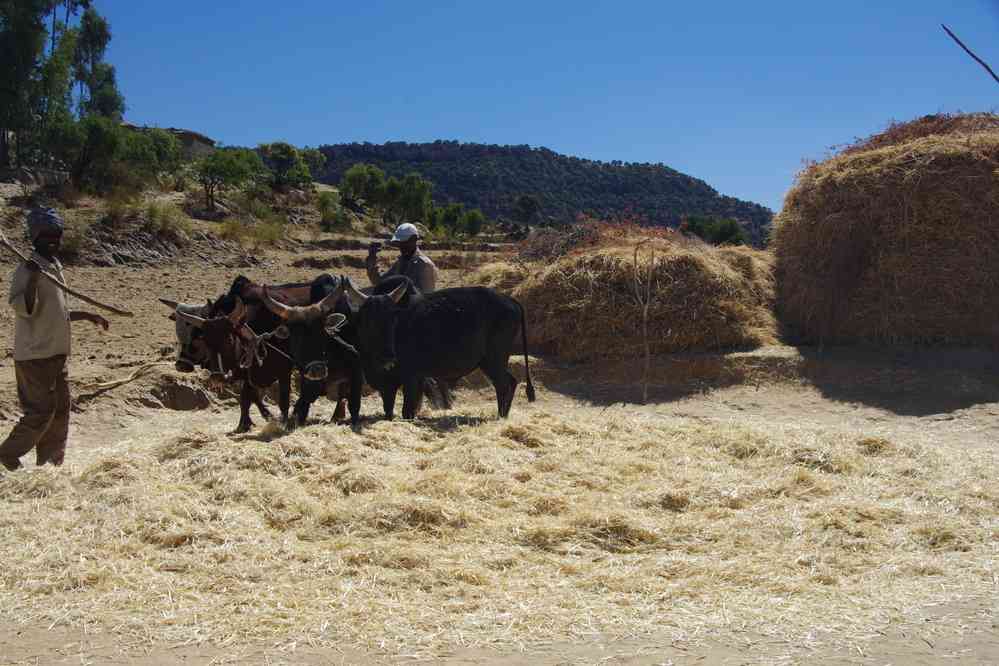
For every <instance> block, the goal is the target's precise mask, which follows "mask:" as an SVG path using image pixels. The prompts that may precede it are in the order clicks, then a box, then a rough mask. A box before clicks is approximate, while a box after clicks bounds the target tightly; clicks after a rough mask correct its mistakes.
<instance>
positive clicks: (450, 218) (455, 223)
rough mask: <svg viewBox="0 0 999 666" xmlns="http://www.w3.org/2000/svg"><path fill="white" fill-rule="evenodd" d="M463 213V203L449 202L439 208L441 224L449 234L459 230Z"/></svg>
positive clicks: (452, 234) (451, 234)
mask: <svg viewBox="0 0 999 666" xmlns="http://www.w3.org/2000/svg"><path fill="white" fill-rule="evenodd" d="M464 214H465V204H461V203H449V204H448V205H446V206H444V208H443V209H442V210H441V215H440V220H441V226H443V227H444V230H445V231H446V232H447V234H448V235H449V236H454V235H456V234H457V233H458V231H460V230H461V219H462V216H464Z"/></svg>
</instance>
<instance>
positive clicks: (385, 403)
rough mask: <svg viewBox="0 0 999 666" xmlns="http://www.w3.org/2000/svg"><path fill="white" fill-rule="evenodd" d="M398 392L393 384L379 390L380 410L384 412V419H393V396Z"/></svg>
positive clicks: (397, 387)
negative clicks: (380, 398)
mask: <svg viewBox="0 0 999 666" xmlns="http://www.w3.org/2000/svg"><path fill="white" fill-rule="evenodd" d="M398 390H399V385H398V384H394V383H387V384H385V386H384V388H382V390H381V394H382V408H383V409H384V410H385V418H387V419H388V420H389V421H391V420H392V419H393V418H394V417H395V394H396V391H398Z"/></svg>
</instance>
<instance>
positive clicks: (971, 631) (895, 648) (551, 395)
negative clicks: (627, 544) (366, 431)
mask: <svg viewBox="0 0 999 666" xmlns="http://www.w3.org/2000/svg"><path fill="white" fill-rule="evenodd" d="M306 256H308V257H313V258H314V259H315V260H314V261H307V262H306V261H302V259H303V257H306ZM332 256H335V257H338V258H339V259H338V260H337V261H336V262H334V263H339V264H341V267H331V268H328V269H325V270H329V271H331V272H334V273H346V274H348V275H351V276H352V277H353V278H354V279H355V281H358V282H364V283H366V280H365V278H364V276H363V272H362V271H361V270H360V269H359V268H358V267H357V266H358V265H359V263H360V259H361V257H363V252H359V251H353V252H331V251H328V250H323V249H321V248H318V247H314V248H310V247H307V246H299V247H296V248H292V249H288V250H282V251H274V252H269V253H267V254H265V255H260V257H259V259H260V262H259V263H258V264H256V265H252V266H247V267H244V268H233V267H227V266H221V265H211V264H209V263H207V262H201V263H199V264H198V265H191V264H190V263H185V262H180V261H176V262H169V263H166V264H163V265H160V266H153V267H148V266H147V267H138V268H132V267H113V268H94V267H72V266H71V267H69V268H68V269H67V278H68V280H69V281H70V283H71V284H72V285H74V286H76V287H79V288H80V289H82V290H84V291H85V292H87V293H88V294H90V295H92V296H94V297H96V298H98V299H101V300H104V301H107V302H112V303H115V304H117V305H119V306H121V307H125V308H127V309H129V310H131V311H132V312H134V313H135V317H134V318H131V319H127V318H118V317H115V318H111V329H110V331H108V332H107V333H102V332H100V331H97V330H95V329H94V328H93V327H91V326H89V325H87V324H84V323H80V324H75V325H74V351H73V358H72V363H71V366H70V374H71V377H72V381H73V386H74V393H75V394H76V395H77V396H80V395H85V394H86V393H87V386H88V385H89V384H93V383H96V382H104V381H109V380H113V379H117V378H121V377H123V376H126V375H127V374H129V373H130V372H132V371H133V370H134V369H136V368H138V367H140V366H142V365H144V364H147V363H150V362H163V363H164V367H163V370H164V371H166V372H172V370H169V365H170V361H171V360H172V357H173V356H172V355H173V323H172V322H171V321H169V320H168V319H167V318H166V316H165V315H166V314H167V312H166V309H165V308H164V306H163V305H161V304H160V303H159V302H157V301H156V297H158V296H164V297H169V298H173V299H176V300H179V301H186V302H199V301H202V300H204V298H205V297H206V296H212V295H215V294H218V293H220V292H222V291H224V290H225V289H226V288H227V287H228V285H229V284H230V283H231V282H232V280H233V278H234V277H235V276H236V275H237V274H239V273H244V274H246V275H247V276H249V277H251V278H252V279H254V280H258V281H266V282H270V283H277V282H289V281H297V280H305V279H311V278H312V277H314V276H315V275H316V274H317V273H318V272H320V270H318V269H317V268H315V267H314V266H316V265H322V263H323V261H324V260H327V259H328V258H329V257H332ZM296 263H298V264H299V265H300V267H296V266H295V265H294V264H296ZM310 266H313V267H310ZM12 267H13V263H12V262H11V261H10V259H9V257H3V258H2V260H0V275H3V276H4V277H3V282H2V283H0V291H3V292H4V293H6V289H7V282H6V276H7V275H8V274H9V272H10V270H11V269H12ZM461 277H462V275H461V271H460V270H448V271H446V272H445V277H444V280H443V285H442V286H448V285H451V284H458V283H460V281H461ZM11 336H12V315H11V313H10V311H9V309H6V308H2V309H0V433H2V434H5V433H6V432H7V431H8V429H9V428H10V427H11V426H12V425H13V422H14V420H15V419H16V418H17V417H18V415H19V410H18V406H17V400H16V390H15V384H14V378H13V361H12V360H11V351H12V350H11V347H12V339H11ZM714 356H715V358H714V359H712V360H711V362H710V363H707V362H706V361H705V358H704V357H702V356H698V357H691V358H689V359H680V360H678V361H673V362H671V363H672V364H666V365H664V366H662V367H661V368H659V370H658V372H657V374H656V381H655V384H654V386H653V387H652V391H651V393H652V395H653V398H654V400H653V402H652V404H649V405H646V406H640V405H637V404H636V400H635V399H636V394H635V391H636V388H635V386H634V382H633V381H632V382H623V381H619V380H615V379H614V378H613V376H615V373H617V374H618V375H623V376H625V377H627V376H628V375H629V374H630V373H629V368H628V367H626V365H627V364H622V367H619V368H615V369H610V370H608V371H607V372H606V373H604V374H603V375H601V374H599V373H595V372H594V371H592V370H587V369H579V368H568V367H561V366H559V365H558V364H557V363H555V362H554V361H552V362H548V361H545V360H539V361H538V371H537V372H538V376H539V381H540V382H542V383H543V385H544V386H545V387H546V389H547V390H545V391H542V392H540V404H541V405H542V406H543V407H544V408H545V409H547V410H549V411H555V412H557V411H558V410H559V409H560V407H566V408H568V407H573V408H587V409H591V410H594V411H596V412H599V413H601V414H604V415H605V416H606V418H607V419H608V420H613V419H614V418H615V415H620V414H626V413H628V414H634V413H642V414H643V415H646V416H652V417H656V416H661V417H662V418H674V419H675V418H679V419H684V420H687V421H689V422H691V423H699V422H712V423H718V422H722V423H726V422H738V423H742V424H755V425H759V426H760V427H766V426H768V425H774V424H776V425H782V426H791V425H796V424H802V423H806V424H808V425H809V426H814V427H819V428H823V429H828V430H830V431H843V432H859V431H862V432H864V433H867V434H870V435H873V436H884V437H888V438H891V439H893V440H900V441H917V442H919V443H921V444H922V445H924V446H927V447H932V448H934V449H937V450H939V451H941V452H944V453H946V455H953V456H961V455H962V452H965V451H968V450H972V449H973V450H976V451H984V452H994V448H995V444H996V442H997V439H999V382H995V381H993V380H992V376H993V373H992V371H991V370H992V363H993V359H992V358H991V354H988V353H986V352H970V351H969V352H917V351H912V352H908V353H900V352H898V351H891V352H888V351H879V350H866V351H857V350H847V351H843V350H829V351H827V352H824V353H818V352H817V351H815V350H797V349H792V348H787V347H781V348H772V349H766V350H759V351H757V352H752V353H747V354H742V355H740V354H734V355H728V356H724V355H714ZM684 363H687V366H686V367H687V370H685V371H682V372H681V371H680V370H679V369H678V368H679V367H680V366H679V365H677V364H680V365H683V364H684ZM705 363H707V365H710V366H711V367H712V368H713V369H712V370H711V371H710V372H701V371H697V370H695V369H691V368H695V366H696V367H702V366H704V365H705ZM631 376H632V377H634V375H633V374H632V375H631ZM146 388H147V387H145V385H142V384H141V382H138V383H137V385H136V386H132V385H125V386H123V387H120V388H117V389H114V390H112V391H109V392H107V393H106V394H103V395H100V396H97V397H94V398H92V399H91V400H89V401H84V402H83V403H82V404H77V406H76V408H75V413H74V417H73V423H72V429H71V444H70V446H71V448H70V450H69V453H68V457H69V458H70V459H72V458H73V457H85V456H86V455H87V452H88V451H90V450H94V449H96V448H98V447H105V446H108V445H109V444H111V443H115V442H121V441H125V440H128V439H136V438H141V437H143V436H144V433H148V432H150V431H156V432H157V436H158V437H160V438H166V437H168V436H170V435H177V434H179V433H183V432H185V431H186V430H190V429H193V428H196V427H204V428H211V429H216V430H217V429H219V428H223V427H229V428H231V427H233V426H235V423H236V419H237V414H236V408H235V407H234V404H233V403H232V401H228V402H221V403H213V404H212V405H211V406H209V407H208V408H206V409H201V410H195V411H184V412H179V411H176V410H172V409H168V408H166V409H165V408H164V407H170V405H169V400H167V399H166V398H164V396H162V395H161V396H159V398H158V402H159V404H156V401H148V400H147V401H146V402H145V403H144V402H143V399H142V396H141V395H140V393H141V391H145V390H146ZM461 399H462V402H459V406H458V407H456V410H458V411H460V410H461V409H462V408H463V406H464V405H467V404H469V403H472V404H476V405H479V406H482V405H488V404H489V396H488V393H487V392H485V391H475V390H472V389H471V388H469V389H466V391H465V392H463V393H462V396H461ZM518 400H523V397H522V394H520V395H519V396H518ZM517 408H518V407H517V402H515V403H514V410H516V409H517ZM363 410H364V412H365V413H373V412H374V413H377V412H378V411H379V410H378V407H377V406H376V404H375V401H374V399H373V398H372V397H368V398H366V399H365V403H364V406H363ZM317 413H318V415H320V416H328V415H329V414H330V413H331V410H330V408H329V406H328V405H322V406H319V407H317ZM258 420H259V419H258ZM989 459H990V460H992V462H993V463H995V458H994V457H992V458H989ZM25 462H28V463H29V467H30V466H31V464H30V461H29V459H28V458H26V459H25ZM996 469H997V468H996V467H995V466H994V465H993V468H992V470H993V472H994V471H995V470H996ZM2 483H4V477H0V484H2ZM0 511H2V508H0ZM994 528H995V530H997V532H996V533H999V525H994ZM0 538H9V537H3V536H2V535H0ZM996 584H997V581H996V580H995V579H993V582H992V585H983V587H982V589H980V590H979V591H978V593H977V594H965V595H963V596H962V597H961V598H960V599H958V600H956V601H952V602H948V603H946V604H942V605H935V606H927V607H924V608H920V609H918V610H917V611H911V612H907V614H906V616H905V618H904V620H902V621H900V622H890V623H887V624H883V625H880V626H871V627H870V630H869V632H868V633H867V634H865V635H863V636H850V637H845V636H840V635H837V634H835V633H828V634H826V633H823V631H822V630H821V629H819V628H817V629H816V631H815V633H814V636H812V637H811V640H810V641H809V643H808V644H807V645H806V644H790V643H788V642H786V641H782V640H779V639H776V638H774V637H773V636H758V635H753V634H751V633H746V632H745V631H744V630H742V629H740V627H737V626H733V627H731V628H730V629H729V630H727V631H719V632H716V633H712V634H710V635H700V636H688V637H684V638H681V639H678V638H677V637H676V636H675V635H673V634H672V633H670V632H667V631H665V630H664V631H663V633H662V635H654V634H653V635H648V634H642V635H637V636H632V637H624V638H622V637H621V636H620V635H618V636H614V637H607V636H602V635H593V636H592V637H591V638H588V639H586V640H573V641H571V642H557V641H556V642H543V643H524V644H518V645H514V646H510V645H502V646H500V647H497V648H489V647H476V648H462V647H460V646H456V647H454V648H453V649H451V650H445V651H440V652H438V653H437V654H435V655H433V656H432V658H428V657H427V656H426V655H422V654H421V655H419V656H418V657H416V658H410V657H407V656H406V655H404V654H402V655H401V654H394V653H388V652H379V651H378V650H371V649H363V650H362V649H356V648H350V647H344V648H343V650H342V651H340V650H330V649H328V648H322V649H318V648H314V647H312V646H309V645H304V644H303V645H291V646H289V645H284V644H282V645H275V644H273V643H248V644H243V645H239V646H233V645H225V646H219V645H213V644H210V643H201V644H191V645H182V644H181V645H178V644H153V645H152V646H150V644H148V643H146V642H133V641H131V640H130V639H128V638H125V637H123V636H122V635H121V634H119V633H117V632H116V631H115V628H114V627H109V626H106V625H103V624H102V623H101V618H99V617H95V618H93V623H92V624H89V625H84V626H78V625H73V626H66V625H64V624H60V623H59V622H52V623H49V624H46V625H44V626H42V625H39V624H34V623H28V624H25V623H24V622H23V619H22V618H18V617H13V616H10V615H9V614H6V613H4V611H3V609H0V664H71V663H72V664H79V663H83V664H90V663H108V664H173V663H176V664H181V663H267V664H280V663H305V664H321V663H322V664H325V663H337V664H339V663H345V664H353V663H408V662H410V661H432V662H433V663H446V664H494V663H497V664H498V663H504V664H543V665H552V666H554V665H556V664H596V663H606V664H635V665H638V664H643V665H644V664H649V665H652V664H688V663H689V664H699V663H712V664H746V663H754V664H755V663H767V664H785V663H826V664H886V663H891V664H937V663H961V664H994V663H999V633H997V631H996V622H997V618H996V609H997V600H999V597H997V596H996V591H997V590H996Z"/></svg>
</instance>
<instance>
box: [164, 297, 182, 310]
mask: <svg viewBox="0 0 999 666" xmlns="http://www.w3.org/2000/svg"><path fill="white" fill-rule="evenodd" d="M159 301H160V303H162V304H163V305H165V306H167V307H168V308H170V309H171V310H176V309H177V306H178V305H180V303H178V302H177V301H171V300H170V299H169V298H161V299H159Z"/></svg>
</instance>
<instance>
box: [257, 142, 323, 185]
mask: <svg viewBox="0 0 999 666" xmlns="http://www.w3.org/2000/svg"><path fill="white" fill-rule="evenodd" d="M258 150H259V151H260V154H261V155H262V156H263V159H264V164H266V165H267V168H268V169H270V170H271V173H272V176H271V185H272V186H273V187H274V188H276V189H286V188H288V187H304V186H306V185H308V184H309V183H311V182H312V174H311V173H310V172H309V167H308V165H307V164H306V163H305V160H304V159H303V158H302V154H301V153H300V152H299V151H298V149H297V148H295V146H293V145H291V144H290V143H285V142H284V141H276V142H274V143H265V144H262V145H261V146H260V147H259V148H258Z"/></svg>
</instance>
